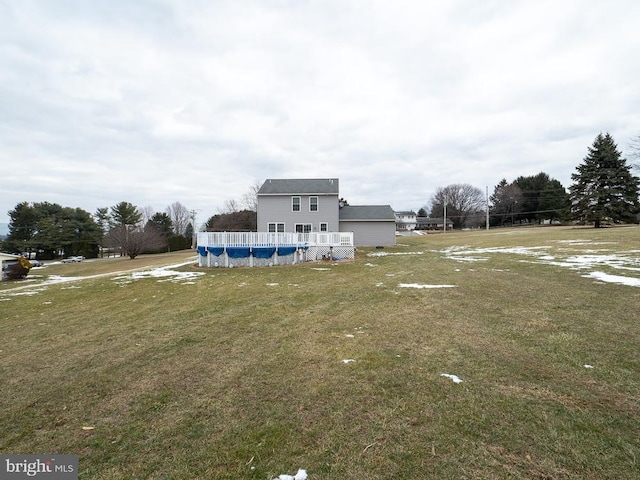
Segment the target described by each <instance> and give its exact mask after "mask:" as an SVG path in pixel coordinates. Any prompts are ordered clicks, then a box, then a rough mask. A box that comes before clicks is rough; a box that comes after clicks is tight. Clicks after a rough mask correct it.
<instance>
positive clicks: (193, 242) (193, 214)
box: [191, 210, 197, 249]
mask: <svg viewBox="0 0 640 480" xmlns="http://www.w3.org/2000/svg"><path fill="white" fill-rule="evenodd" d="M191 227H192V230H193V232H192V234H191V248H192V249H194V248H196V241H197V240H196V211H195V210H191Z"/></svg>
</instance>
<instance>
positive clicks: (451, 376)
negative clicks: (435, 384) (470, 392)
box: [440, 373, 462, 383]
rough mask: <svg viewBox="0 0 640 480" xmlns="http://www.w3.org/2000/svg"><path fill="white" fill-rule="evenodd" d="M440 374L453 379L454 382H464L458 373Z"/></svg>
mask: <svg viewBox="0 0 640 480" xmlns="http://www.w3.org/2000/svg"><path fill="white" fill-rule="evenodd" d="M440 376H441V377H447V378H450V379H451V380H453V383H462V379H460V377H458V376H457V375H452V374H450V373H441V374H440Z"/></svg>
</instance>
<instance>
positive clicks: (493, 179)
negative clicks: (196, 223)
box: [0, 0, 640, 222]
mask: <svg viewBox="0 0 640 480" xmlns="http://www.w3.org/2000/svg"><path fill="white" fill-rule="evenodd" d="M639 14H640V4H638V3H637V2H634V1H632V0H627V1H625V0H615V1H611V2H606V3H595V4H594V3H593V2H591V3H589V4H588V5H587V4H584V2H579V1H577V0H573V1H572V0H565V1H562V2H552V1H550V0H545V1H541V2H525V1H520V2H518V1H514V2H508V3H505V2H497V1H493V2H492V1H489V2H475V1H471V0H459V1H455V2H433V1H427V2H419V1H410V0H405V1H399V2H393V3H389V2H383V1H374V2H369V1H367V2H364V1H358V0H351V1H347V0H345V1H323V2H309V3H304V4H302V3H298V2H287V1H276V0H274V1H264V2H263V1H260V2H258V1H255V2H231V1H216V2H191V1H170V0H157V1H154V0H147V1H142V2H124V1H113V2H108V3H96V2H76V1H70V0H69V1H59V2H47V1H44V0H41V1H36V0H34V1H18V0H15V1H9V2H4V3H3V4H2V5H0V19H2V20H0V27H1V28H0V40H2V42H1V43H0V72H2V73H0V109H1V110H2V112H3V115H2V128H1V129H0V144H1V145H2V146H3V148H2V149H0V162H2V165H3V166H4V170H5V171H7V172H6V173H5V174H4V175H3V188H2V190H1V193H0V222H1V221H3V217H2V216H3V215H4V214H5V213H6V212H7V211H8V210H11V209H12V208H13V207H14V206H15V205H16V204H17V203H18V202H21V201H25V200H26V201H51V202H57V203H60V204H62V205H64V206H70V207H81V208H84V209H86V210H88V211H90V212H93V211H95V209H96V208H97V207H102V206H107V205H113V204H115V203H117V202H119V201H130V202H132V203H134V204H136V205H138V206H141V207H142V206H147V205H151V206H153V207H154V208H155V209H156V210H164V208H165V207H166V206H167V205H169V204H171V203H173V202H175V201H179V202H181V203H183V204H184V205H186V206H187V207H188V208H193V209H198V210H199V211H200V212H201V213H200V214H199V220H201V221H204V220H206V217H208V216H210V215H212V214H214V213H215V212H216V210H217V209H218V208H219V207H222V206H223V204H224V202H225V200H228V199H232V198H235V199H239V198H240V197H241V196H242V195H243V194H244V193H246V192H247V191H248V189H249V186H250V185H251V184H253V183H254V182H255V181H257V180H264V179H266V178H277V177H326V176H336V177H339V178H340V179H341V194H342V195H343V196H344V197H345V198H347V199H348V200H349V202H350V203H352V204H356V203H374V204H386V203H389V204H391V205H392V207H394V208H396V209H418V208H420V207H421V206H423V205H424V204H425V203H427V201H428V200H429V198H430V196H431V194H432V193H433V192H434V191H435V189H436V188H437V187H439V186H444V185H446V184H448V183H471V184H473V185H476V186H478V187H480V188H482V189H484V187H485V186H489V188H490V189H491V188H492V187H493V186H494V185H495V184H496V183H498V181H499V180H500V179H501V178H503V177H505V178H507V179H514V178H516V177H517V176H520V175H534V174H536V173H538V172H540V171H545V172H547V173H548V174H549V175H551V176H552V177H554V178H556V179H558V180H560V181H561V182H562V183H563V184H564V185H565V186H568V185H569V183H570V175H571V173H573V172H574V169H575V167H576V166H577V165H578V164H579V163H580V162H581V161H582V158H583V157H584V156H585V154H586V152H587V147H588V146H589V145H590V144H591V142H592V141H593V139H594V138H595V136H596V135H597V134H598V133H599V132H600V131H609V132H610V133H611V134H612V135H613V136H614V138H615V139H616V140H617V142H618V145H619V147H620V148H621V149H624V148H625V146H626V145H627V142H628V139H629V138H630V137H632V136H634V135H637V134H638V133H639V132H638V131H637V128H638V127H637V112H638V110H639V107H640V94H638V91H637V88H636V84H637V78H638V77H639V76H640V61H638V60H637V55H636V52H637V51H638V47H640V33H639V32H638V30H637V28H636V25H635V19H637V18H638V16H639Z"/></svg>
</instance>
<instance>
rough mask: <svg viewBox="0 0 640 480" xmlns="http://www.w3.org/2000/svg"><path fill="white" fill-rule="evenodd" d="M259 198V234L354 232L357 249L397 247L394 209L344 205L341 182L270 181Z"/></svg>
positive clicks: (319, 179)
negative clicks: (360, 247)
mask: <svg viewBox="0 0 640 480" xmlns="http://www.w3.org/2000/svg"><path fill="white" fill-rule="evenodd" d="M257 197H258V231H259V232H272V233H286V232H294V233H316V232H353V241H354V245H355V246H389V245H395V216H394V214H393V210H392V209H391V207H390V206H388V205H361V206H347V205H342V204H341V203H340V189H339V181H338V179H337V178H311V179H267V180H266V181H265V182H264V183H263V184H262V187H261V188H260V190H258V194H257Z"/></svg>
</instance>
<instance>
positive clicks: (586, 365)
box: [583, 363, 593, 368]
mask: <svg viewBox="0 0 640 480" xmlns="http://www.w3.org/2000/svg"><path fill="white" fill-rule="evenodd" d="M583 366H584V368H593V365H589V364H587V363H585V364H584V365H583Z"/></svg>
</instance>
